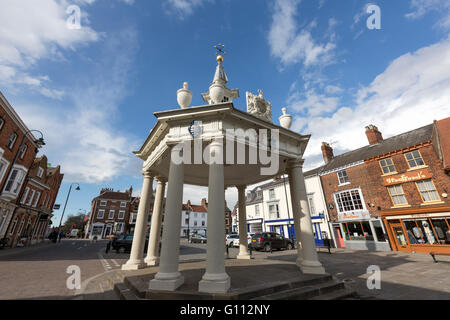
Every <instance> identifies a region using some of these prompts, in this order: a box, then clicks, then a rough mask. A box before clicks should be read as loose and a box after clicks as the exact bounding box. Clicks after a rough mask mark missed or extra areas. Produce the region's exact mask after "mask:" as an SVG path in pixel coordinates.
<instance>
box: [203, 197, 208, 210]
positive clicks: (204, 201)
mask: <svg viewBox="0 0 450 320" xmlns="http://www.w3.org/2000/svg"><path fill="white" fill-rule="evenodd" d="M202 207H204V208H208V202H206V198H203V199H202Z"/></svg>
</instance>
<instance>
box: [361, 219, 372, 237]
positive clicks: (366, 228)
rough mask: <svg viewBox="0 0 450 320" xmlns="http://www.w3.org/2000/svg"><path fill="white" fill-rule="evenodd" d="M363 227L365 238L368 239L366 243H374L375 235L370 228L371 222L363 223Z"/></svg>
mask: <svg viewBox="0 0 450 320" xmlns="http://www.w3.org/2000/svg"><path fill="white" fill-rule="evenodd" d="M361 224H362V227H363V232H364V236H365V237H366V241H373V240H374V238H373V234H372V229H371V228H370V223H369V221H363V222H361Z"/></svg>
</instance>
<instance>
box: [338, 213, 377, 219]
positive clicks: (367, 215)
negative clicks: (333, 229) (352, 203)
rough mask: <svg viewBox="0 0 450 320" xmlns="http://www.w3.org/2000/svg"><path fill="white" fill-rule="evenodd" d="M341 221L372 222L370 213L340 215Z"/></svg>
mask: <svg viewBox="0 0 450 320" xmlns="http://www.w3.org/2000/svg"><path fill="white" fill-rule="evenodd" d="M338 219H339V221H352V220H370V213H369V211H349V212H343V213H338Z"/></svg>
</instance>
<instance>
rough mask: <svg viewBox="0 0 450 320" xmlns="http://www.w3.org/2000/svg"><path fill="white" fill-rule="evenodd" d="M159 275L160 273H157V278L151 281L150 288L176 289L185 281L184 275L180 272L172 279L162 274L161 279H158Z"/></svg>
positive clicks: (159, 289)
mask: <svg viewBox="0 0 450 320" xmlns="http://www.w3.org/2000/svg"><path fill="white" fill-rule="evenodd" d="M157 277H158V274H156V276H155V279H153V280H151V281H150V285H149V289H150V290H158V291H175V290H177V289H178V288H179V287H180V286H181V285H182V284H183V283H184V277H183V276H182V275H181V274H180V273H179V274H178V276H176V277H175V278H172V279H166V278H165V277H164V275H160V277H161V278H160V279H157Z"/></svg>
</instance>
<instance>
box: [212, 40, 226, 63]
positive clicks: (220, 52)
mask: <svg viewBox="0 0 450 320" xmlns="http://www.w3.org/2000/svg"><path fill="white" fill-rule="evenodd" d="M214 48H215V49H216V50H217V52H216V56H217V62H218V63H222V62H223V56H224V55H226V54H227V53H226V52H225V51H224V49H225V45H223V44H221V43H219V44H217V45H215V46H214Z"/></svg>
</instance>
